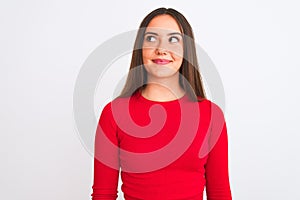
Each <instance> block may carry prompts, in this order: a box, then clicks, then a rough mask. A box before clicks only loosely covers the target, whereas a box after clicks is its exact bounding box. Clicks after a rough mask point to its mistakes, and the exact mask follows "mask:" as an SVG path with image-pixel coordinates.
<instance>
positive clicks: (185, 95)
mask: <svg viewBox="0 0 300 200" xmlns="http://www.w3.org/2000/svg"><path fill="white" fill-rule="evenodd" d="M137 96H138V97H139V99H140V100H142V101H143V102H145V103H151V104H154V103H157V104H172V103H176V102H179V101H182V100H183V99H185V98H186V97H187V93H186V92H185V93H184V95H183V96H181V97H179V98H178V99H173V100H169V101H155V100H151V99H147V98H146V97H144V96H143V95H142V93H141V91H140V90H137Z"/></svg>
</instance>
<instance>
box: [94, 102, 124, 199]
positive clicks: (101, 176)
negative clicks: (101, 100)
mask: <svg viewBox="0 0 300 200" xmlns="http://www.w3.org/2000/svg"><path fill="white" fill-rule="evenodd" d="M118 180H119V149H118V139H117V125H116V123H115V121H114V120H113V115H112V111H111V103H109V104H107V105H106V106H105V107H104V108H103V110H102V113H101V116H100V119H99V122H98V126H97V130H96V136H95V155H94V184H93V186H92V189H93V193H92V194H91V196H92V200H100V199H102V200H103V199H105V200H115V199H117V197H118V195H117V193H118V191H117V188H118Z"/></svg>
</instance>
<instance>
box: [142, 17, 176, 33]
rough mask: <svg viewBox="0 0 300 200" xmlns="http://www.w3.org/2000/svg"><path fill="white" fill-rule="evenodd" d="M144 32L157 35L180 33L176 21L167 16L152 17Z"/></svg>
mask: <svg viewBox="0 0 300 200" xmlns="http://www.w3.org/2000/svg"><path fill="white" fill-rule="evenodd" d="M146 31H151V32H159V33H169V32H179V33H180V32H181V31H180V27H179V25H178V23H177V22H176V20H175V19H174V18H173V17H172V16H170V15H167V14H165V15H159V16H156V17H154V18H153V19H152V20H151V21H150V23H149V24H148V26H147V28H146Z"/></svg>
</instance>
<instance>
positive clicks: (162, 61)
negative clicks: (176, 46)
mask: <svg viewBox="0 0 300 200" xmlns="http://www.w3.org/2000/svg"><path fill="white" fill-rule="evenodd" d="M152 62H154V63H155V64H158V65H166V64H169V63H170V62H171V60H167V59H153V60H152Z"/></svg>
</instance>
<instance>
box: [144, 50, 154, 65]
mask: <svg viewBox="0 0 300 200" xmlns="http://www.w3.org/2000/svg"><path fill="white" fill-rule="evenodd" d="M152 54H153V50H151V49H150V48H143V49H142V56H143V62H144V63H145V62H148V60H149V59H151V55H152Z"/></svg>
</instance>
